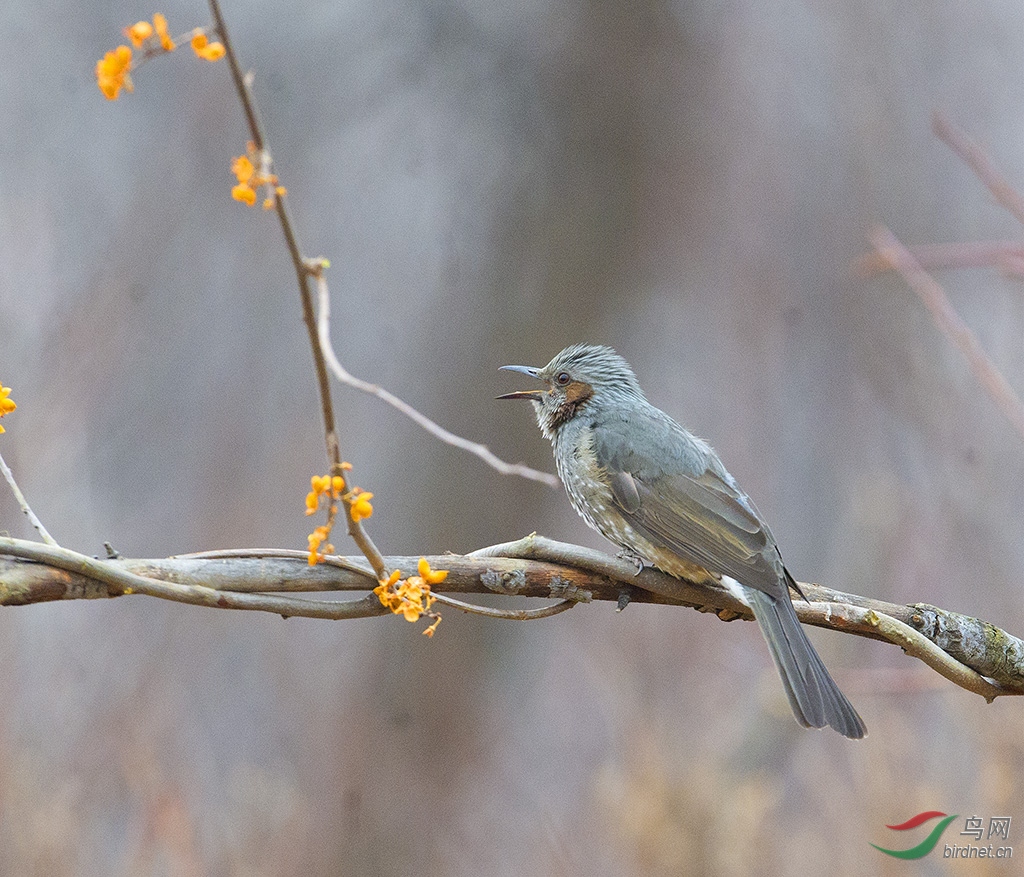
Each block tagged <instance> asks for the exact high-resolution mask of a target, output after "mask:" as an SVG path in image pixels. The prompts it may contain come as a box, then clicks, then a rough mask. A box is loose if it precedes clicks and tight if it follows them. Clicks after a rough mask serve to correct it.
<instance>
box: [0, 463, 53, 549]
mask: <svg viewBox="0 0 1024 877" xmlns="http://www.w3.org/2000/svg"><path fill="white" fill-rule="evenodd" d="M0 472H3V473H4V478H5V479H7V483H8V485H10V488H11V492H12V493H13V494H14V498H15V499H16V500H17V501H18V506H19V508H21V510H22V511H23V512H24V513H25V515H27V516H28V519H29V521H30V522H31V523H32V526H33V527H35V528H36V532H38V533H39V535H40V537H41V538H42V540H43V541H44V542H45V543H46V544H47V545H56V544H57V540H56V539H54V538H53V536H51V535H50V533H49V531H48V530H47V529H46V527H44V526H43V522H42V521H40V520H39V518H37V517H36V513H35V512H34V511H32V507H31V506H30V505H29V504H28V500H27V499H25V494H23V493H22V492H21V488H20V487H18V482H17V481H15V480H14V473H13V472H12V471H11V469H10V467H9V466H8V465H7V461H6V460H5V459H4V457H3V454H0Z"/></svg>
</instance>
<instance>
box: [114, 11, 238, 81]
mask: <svg viewBox="0 0 1024 877" xmlns="http://www.w3.org/2000/svg"><path fill="white" fill-rule="evenodd" d="M124 35H125V36H126V37H127V38H128V41H129V42H130V43H131V44H132V45H133V46H134V47H135V48H136V49H138V50H139V51H140V52H141V54H142V60H146V59H147V58H150V57H152V56H153V55H159V54H164V53H165V52H173V51H174V50H175V49H176V48H177V43H176V42H175V41H174V39H173V38H172V37H171V34H170V32H169V31H168V30H167V19H166V17H164V16H163V15H161V14H160V13H159V12H158V13H156V15H154V16H153V23H152V24H150V23H149V22H148V21H137V22H135V24H133V25H131V26H130V27H126V28H125V29H124ZM181 39H188V40H189V42H190V44H191V46H192V51H193V52H195V53H196V56H197V57H199V58H202V59H203V60H205V61H219V60H220V59H221V58H223V57H224V52H225V49H224V45H223V43H220V42H210V39H209V37H208V36H207V34H206V30H205V29H204V28H201V27H199V28H196V29H195V30H194V31H192V33H191V34H189V35H186V36H185V37H181ZM132 66H133V64H132V50H131V49H130V48H129V47H128V46H124V45H122V46H118V47H117V48H116V49H113V50H112V51H109V52H107V53H106V54H105V55H104V56H103V57H102V58H101V59H100V60H99V61H97V62H96V84H97V85H99V87H100V91H101V92H103V96H104V97H105V98H106V99H107V100H117V96H118V95H119V94H120V93H121V89H122V88H123V89H124V90H125V91H132V90H133V87H132V78H131V76H130V75H129V74H130V73H131V70H132ZM136 66H137V65H136Z"/></svg>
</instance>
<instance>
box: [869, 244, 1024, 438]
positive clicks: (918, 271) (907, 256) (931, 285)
mask: <svg viewBox="0 0 1024 877" xmlns="http://www.w3.org/2000/svg"><path fill="white" fill-rule="evenodd" d="M870 239H871V243H872V245H873V246H874V248H875V252H876V253H877V254H878V256H879V258H881V259H884V260H885V261H886V262H887V263H888V264H889V265H891V266H892V267H893V268H894V269H896V271H897V272H898V273H899V274H900V276H901V277H902V278H903V279H904V281H905V282H906V283H907V285H908V286H909V287H910V288H911V289H912V290H914V292H915V293H917V296H918V298H920V299H921V301H922V302H923V303H924V306H925V307H926V308H927V309H928V312H929V313H930V314H931V316H932V319H933V320H934V321H935V325H936V326H938V327H939V330H940V331H941V332H942V333H943V334H944V335H945V336H946V337H947V338H948V339H949V340H950V341H951V342H952V344H953V346H954V347H956V349H957V350H959V351H960V353H961V354H962V355H963V357H964V359H966V360H967V365H968V367H969V368H970V370H971V374H973V375H974V377H975V379H976V380H977V381H978V383H979V384H981V386H982V388H983V389H984V390H985V392H986V393H988V395H989V396H991V397H992V399H993V400H994V401H995V403H996V405H998V406H999V409H1000V411H1002V412H1003V415H1004V416H1005V417H1006V418H1007V420H1009V421H1010V423H1011V424H1012V425H1013V428H1014V429H1016V430H1017V432H1018V433H1020V435H1021V437H1022V438H1024V402H1021V399H1020V397H1019V396H1018V395H1017V392H1016V391H1015V390H1014V389H1013V387H1012V386H1010V383H1009V381H1007V380H1006V378H1005V377H1003V374H1002V372H1000V371H999V369H998V368H997V367H996V365H995V363H994V362H992V360H991V359H990V358H989V356H988V354H987V353H986V352H985V350H984V348H983V347H982V346H981V342H979V341H978V338H977V336H976V335H975V334H974V333H973V332H972V331H971V330H970V328H968V326H967V324H966V323H965V322H964V321H963V320H962V319H961V317H960V315H959V314H958V313H957V312H956V310H955V309H954V308H953V305H952V304H951V303H950V301H949V299H948V298H947V297H946V293H945V291H944V290H943V288H942V287H941V286H940V285H939V283H938V282H937V281H936V280H935V279H934V278H933V277H932V276H931V275H930V274H929V273H928V272H927V271H925V270H924V268H922V267H921V265H920V264H919V263H918V261H917V260H916V259H915V258H914V257H913V255H912V254H911V253H910V251H909V250H907V248H906V247H905V246H904V245H903V244H902V243H901V242H900V240H899V239H898V238H897V237H896V235H894V234H893V233H892V232H891V231H889V229H887V228H876V229H875V230H874V231H873V232H872V233H871V236H870Z"/></svg>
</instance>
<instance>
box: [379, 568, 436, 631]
mask: <svg viewBox="0 0 1024 877" xmlns="http://www.w3.org/2000/svg"><path fill="white" fill-rule="evenodd" d="M418 572H419V575H415V576H409V578H407V579H403V578H402V573H401V570H397V569H396V570H395V571H394V572H393V573H391V575H390V577H389V578H388V579H387V580H386V581H382V582H381V583H380V584H379V585H378V586H377V587H376V588H374V589H373V593H375V594H376V595H377V599H378V600H380V604H381V606H387V608H388V609H390V610H391V611H392V612H394V613H395V615H401V616H403V617H404V618H405V620H406V621H419V619H420V618H421V617H422V616H424V615H426V616H427V617H428V618H433V619H434V623H433V624H431V625H430V627H428V628H427V629H426V630H424V631H423V635H424V636H427V637H432V636H433V635H434V631H435V630H437V626H438V625H439V624H440V623H441V616H440V615H438V614H437V613H436V612H431V611H430V607H431V606H433V605H434V603H436V602H437V597H435V596H434V595H433V594H431V593H430V586H431V585H439V584H441V582H443V581H444V580H445V579H446V578H448V570H446V569H438V570H433V569H431V568H430V564H429V563H428V562H427V559H426V558H425V557H421V558H420V563H419V570H418Z"/></svg>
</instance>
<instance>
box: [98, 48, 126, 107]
mask: <svg viewBox="0 0 1024 877" xmlns="http://www.w3.org/2000/svg"><path fill="white" fill-rule="evenodd" d="M131 69H132V50H131V49H129V48H128V47H127V46H118V47H117V48H116V49H114V50H113V51H110V52H107V54H106V55H104V56H103V57H102V58H101V59H100V60H99V61H97V62H96V83H97V84H98V85H99V87H100V91H102V92H103V96H104V97H105V98H106V99H107V100H117V96H118V94H120V93H121V89H122V88H123V89H125V90H126V91H133V90H134V88H133V86H132V78H131V76H129V75H128V73H129V72H130V71H131Z"/></svg>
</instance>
